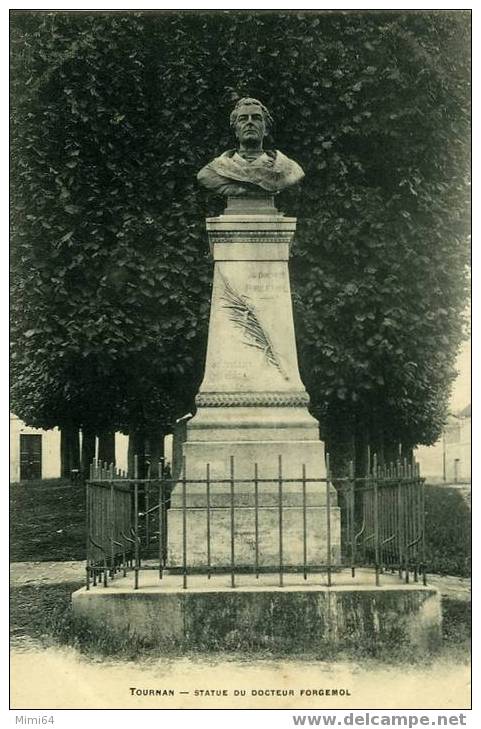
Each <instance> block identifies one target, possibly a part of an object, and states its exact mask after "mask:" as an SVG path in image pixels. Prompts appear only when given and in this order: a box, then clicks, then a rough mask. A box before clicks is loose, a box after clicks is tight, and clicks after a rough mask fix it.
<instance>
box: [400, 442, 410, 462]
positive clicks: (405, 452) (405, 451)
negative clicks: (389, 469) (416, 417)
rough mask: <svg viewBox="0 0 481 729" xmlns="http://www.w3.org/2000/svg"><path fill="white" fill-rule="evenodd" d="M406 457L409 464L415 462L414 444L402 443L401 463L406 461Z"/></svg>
mask: <svg viewBox="0 0 481 729" xmlns="http://www.w3.org/2000/svg"><path fill="white" fill-rule="evenodd" d="M404 459H406V462H407V464H408V465H411V464H412V462H413V446H412V444H411V443H401V463H404Z"/></svg>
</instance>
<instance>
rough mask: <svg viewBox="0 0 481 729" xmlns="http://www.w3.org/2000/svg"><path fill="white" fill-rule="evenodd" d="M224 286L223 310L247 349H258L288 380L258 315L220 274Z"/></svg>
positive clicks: (247, 299)
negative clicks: (226, 312)
mask: <svg viewBox="0 0 481 729" xmlns="http://www.w3.org/2000/svg"><path fill="white" fill-rule="evenodd" d="M219 275H220V278H221V280H222V283H223V284H224V292H223V294H222V296H221V299H222V301H225V302H226V303H225V305H224V308H225V309H229V318H230V320H231V321H232V322H233V324H235V326H237V327H238V328H239V329H240V330H241V331H242V332H243V334H244V343H245V344H246V345H247V346H248V347H253V348H254V349H260V350H261V352H263V353H264V357H265V359H266V361H267V362H268V364H270V365H272V366H273V367H275V368H276V369H277V370H278V371H279V372H280V374H281V375H282V377H283V378H284V379H285V380H288V379H289V376H288V375H287V373H286V371H285V369H284V367H283V366H282V362H281V359H280V356H279V355H278V354H277V352H276V351H275V349H274V347H273V345H272V342H271V340H270V337H269V334H268V332H267V330H266V328H265V327H264V326H263V325H262V323H261V321H260V319H259V315H258V313H257V312H256V310H255V307H254V306H253V304H251V303H250V301H249V298H248V297H247V296H244V295H242V294H239V292H238V291H236V290H235V289H234V287H233V286H232V285H231V284H230V283H229V281H228V280H227V279H226V277H225V276H224V275H223V274H222V273H220V271H219Z"/></svg>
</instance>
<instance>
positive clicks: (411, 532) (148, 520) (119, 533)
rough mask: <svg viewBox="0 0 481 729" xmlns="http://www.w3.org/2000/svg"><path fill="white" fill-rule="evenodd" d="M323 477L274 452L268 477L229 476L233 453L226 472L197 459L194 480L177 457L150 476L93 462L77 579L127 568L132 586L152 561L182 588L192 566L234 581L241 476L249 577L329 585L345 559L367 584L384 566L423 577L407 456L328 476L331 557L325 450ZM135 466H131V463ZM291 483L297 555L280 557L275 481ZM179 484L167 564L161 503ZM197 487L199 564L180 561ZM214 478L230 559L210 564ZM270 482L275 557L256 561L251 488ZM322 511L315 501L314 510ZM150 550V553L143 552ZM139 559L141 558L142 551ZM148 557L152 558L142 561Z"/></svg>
mask: <svg viewBox="0 0 481 729" xmlns="http://www.w3.org/2000/svg"><path fill="white" fill-rule="evenodd" d="M326 470H327V473H326V477H325V478H308V477H307V476H306V466H305V465H302V466H301V468H300V477H299V478H285V477H284V476H283V463H282V456H281V455H279V457H278V469H277V476H276V477H273V478H261V477H260V476H259V468H258V464H254V466H253V477H252V478H250V479H249V478H238V477H237V476H236V474H235V462H234V457H232V456H231V458H230V472H229V475H228V477H227V478H222V479H214V478H212V476H211V467H210V464H208V463H207V464H206V469H205V478H204V479H199V478H195V479H188V478H187V477H186V470H185V463H184V468H183V470H182V475H181V478H180V480H179V479H176V480H174V479H171V478H163V477H162V469H161V468H160V469H159V473H160V474H161V476H160V478H159V479H150V478H147V479H139V478H134V479H129V478H127V477H126V474H125V473H124V472H121V471H116V470H115V469H114V468H113V466H108V465H107V464H99V463H98V462H94V463H93V464H92V468H91V478H90V480H89V481H88V482H87V485H86V488H87V510H86V528H87V539H86V546H87V562H86V587H87V589H90V585H91V584H93V585H96V584H97V583H98V582H102V584H103V585H104V586H106V585H107V584H108V580H109V579H111V580H113V579H114V578H115V576H116V575H117V574H118V573H122V575H123V576H125V575H126V574H127V572H133V574H134V589H137V588H138V587H139V574H140V571H141V569H155V570H157V571H158V577H159V579H162V577H163V574H164V570H169V572H175V573H180V574H181V575H182V584H183V587H184V588H187V587H188V577H189V574H194V573H201V574H205V575H206V577H207V579H210V578H211V576H212V575H213V574H217V573H226V572H227V573H230V584H231V587H233V588H234V587H235V586H236V574H238V573H239V572H241V571H244V572H245V571H246V568H245V565H239V564H237V562H236V517H237V515H238V509H239V506H237V505H236V487H237V486H238V485H240V484H243V485H244V484H248V485H250V486H251V487H252V492H253V501H254V505H253V511H254V540H255V544H254V559H253V563H252V565H249V567H248V570H249V572H251V573H252V574H253V575H255V577H256V578H257V579H258V578H259V576H260V575H261V574H264V573H272V572H277V573H278V577H279V586H280V587H283V585H284V575H285V574H288V573H292V572H299V573H300V574H302V576H303V578H304V580H307V579H308V576H309V575H314V574H316V575H317V574H318V573H323V574H324V573H325V574H326V579H327V585H328V586H330V585H331V584H332V580H333V575H334V574H335V573H336V572H337V571H339V570H341V569H345V568H349V569H350V570H351V574H352V577H355V576H356V569H357V568H358V567H370V568H372V569H373V571H374V575H375V584H376V585H379V584H380V579H381V575H382V574H383V573H384V572H391V573H393V574H396V573H397V574H398V575H399V578H400V579H402V580H404V581H405V582H409V580H410V579H411V576H412V579H414V581H418V579H419V577H421V578H422V581H423V583H424V584H426V564H425V519H424V510H425V504H424V479H422V478H421V476H420V473H419V465H418V464H416V463H413V464H408V463H407V462H406V461H404V462H403V463H400V462H398V463H396V464H390V465H388V466H386V465H383V466H380V465H378V463H377V459H376V457H375V456H374V458H373V462H372V466H371V467H370V469H369V472H368V473H367V474H366V476H364V477H362V478H360V477H355V475H354V466H353V464H352V463H351V464H350V469H349V476H348V477H345V478H336V479H335V481H334V483H335V487H336V491H337V495H338V502H339V505H340V513H341V558H340V560H339V561H334V562H333V559H332V526H333V506H332V497H331V484H332V480H333V479H332V477H331V473H330V464H329V456H327V457H326ZM136 471H137V469H136ZM293 483H295V484H298V485H299V483H300V495H301V505H300V510H301V524H302V527H301V532H302V560H300V561H299V563H296V564H289V563H288V562H286V560H285V542H286V538H288V534H286V528H285V525H284V516H285V513H286V508H289V507H286V506H285V503H284V487H285V486H286V485H288V484H293ZM176 484H177V485H178V488H180V492H181V511H182V517H181V524H182V539H181V543H182V558H181V565H180V566H179V565H177V566H176V567H175V568H173V567H172V565H169V564H168V558H167V540H168V534H167V512H168V509H169V507H170V494H171V491H172V489H173V487H174V486H175V485H176ZM191 484H196V488H198V487H199V486H201V487H202V486H203V487H204V488H205V519H206V524H205V528H206V532H205V534H206V545H205V546H206V549H205V553H206V560H205V564H202V565H201V566H200V567H199V566H196V567H193V566H192V565H191V564H189V559H188V546H189V541H188V540H189V531H188V513H189V507H188V505H187V499H188V494H189V486H190V485H191ZM215 484H224V485H225V486H226V487H227V493H228V506H227V507H226V508H227V509H228V513H229V519H228V523H229V531H230V544H229V551H230V555H229V557H230V564H229V565H228V566H225V565H223V566H218V565H215V564H214V563H213V557H214V556H215V555H213V539H212V529H213V525H212V514H213V511H214V509H216V508H218V507H215V506H213V505H212V487H213V486H214V485H215ZM263 484H270V485H273V486H274V489H275V487H277V489H275V493H276V495H277V503H276V507H277V530H278V534H277V542H278V559H277V562H278V564H277V565H269V566H263V565H261V564H260V536H261V530H260V521H259V513H260V512H261V511H262V507H261V506H260V505H259V495H260V489H261V488H262V485H263ZM311 484H318V485H319V489H320V490H321V489H324V490H325V491H324V493H325V518H326V522H325V535H326V561H325V562H320V563H319V564H317V563H316V564H313V563H312V562H309V561H308V549H307V545H308V541H309V527H308V519H307V513H308V508H309V506H308V499H307V487H308V485H311ZM321 513H322V510H321ZM154 555H155V558H156V559H154V560H152V557H153V556H154ZM145 559H148V560H149V564H145V562H144V561H143V560H145ZM150 561H154V562H155V565H154V566H152V565H151V564H150Z"/></svg>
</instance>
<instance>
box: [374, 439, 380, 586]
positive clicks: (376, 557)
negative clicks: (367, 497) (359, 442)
mask: <svg viewBox="0 0 481 729" xmlns="http://www.w3.org/2000/svg"><path fill="white" fill-rule="evenodd" d="M378 475H379V474H378V466H377V454H376V453H375V454H374V457H373V512H374V514H373V516H374V563H375V565H374V566H375V571H376V587H378V586H379V512H378Z"/></svg>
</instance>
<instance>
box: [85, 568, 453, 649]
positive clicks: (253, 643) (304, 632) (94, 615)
mask: <svg viewBox="0 0 481 729" xmlns="http://www.w3.org/2000/svg"><path fill="white" fill-rule="evenodd" d="M188 579H189V588H188V589H187V590H183V589H182V586H181V579H180V578H179V577H178V576H173V575H170V576H164V578H163V580H162V581H159V579H158V577H156V575H155V573H153V572H141V573H140V589H138V590H135V591H134V590H133V589H132V577H131V576H129V577H127V578H122V579H116V580H115V581H114V582H113V583H111V585H110V586H109V587H107V588H104V587H101V586H98V587H95V588H91V589H90V590H89V591H86V590H85V588H82V589H81V590H77V592H75V593H74V594H73V595H72V608H73V614H74V617H75V618H76V619H77V620H78V621H79V629H82V630H84V629H85V628H86V627H88V628H89V629H93V630H94V631H99V632H101V633H102V635H106V634H108V633H109V632H110V633H115V635H116V637H117V639H118V638H119V636H120V637H124V638H125V639H126V640H131V641H132V640H133V641H138V642H139V643H141V644H143V645H146V646H147V645H156V646H160V647H161V646H163V645H165V646H166V647H169V649H172V646H175V645H176V644H177V645H178V646H179V647H180V648H181V649H183V648H187V647H188V648H195V647H198V648H200V649H205V648H211V649H212V648H213V649H219V650H223V649H224V650H228V649H232V648H235V649H236V650H241V649H246V650H249V651H252V650H254V651H255V650H264V649H265V648H267V647H268V648H270V649H271V650H279V651H280V652H286V651H293V652H295V651H296V650H302V649H308V650H309V649H311V650H312V649H315V650H320V651H323V650H325V651H326V654H328V653H330V652H331V651H333V650H341V649H342V650H349V649H354V650H356V651H359V650H361V651H362V650H366V651H368V652H369V654H373V653H376V652H380V651H382V650H384V649H386V650H395V649H397V648H399V647H401V646H403V645H406V646H409V647H410V649H411V650H419V651H420V652H422V653H423V654H424V653H425V652H426V651H427V650H433V649H435V648H436V647H438V646H439V645H440V643H441V607H440V606H441V602H440V597H439V593H438V591H437V590H436V589H433V588H430V587H423V586H421V585H418V584H410V585H405V584H402V583H400V582H399V580H398V578H397V577H392V576H388V575H383V577H382V579H383V582H385V583H386V584H385V585H383V586H382V587H374V586H373V584H372V582H373V574H372V572H371V573H367V571H365V570H359V571H358V574H357V577H356V579H354V580H352V579H351V578H350V576H348V575H347V573H341V574H336V581H337V582H339V583H341V582H343V583H344V584H339V585H334V586H332V587H330V588H328V587H327V586H323V585H322V583H323V582H324V581H325V575H321V574H319V575H309V582H308V584H306V583H304V581H303V580H302V577H301V576H299V575H290V576H289V578H287V576H286V585H285V587H283V588H280V587H277V586H276V585H275V581H276V576H275V575H263V576H261V577H260V578H259V580H253V578H252V576H248V575H246V576H242V575H238V576H237V581H238V586H237V587H236V588H235V589H232V588H230V587H228V584H229V582H228V577H227V576H226V575H216V576H213V577H212V579H211V580H207V579H206V576H205V575H198V576H195V575H189V578H188ZM316 583H317V584H316Z"/></svg>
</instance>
